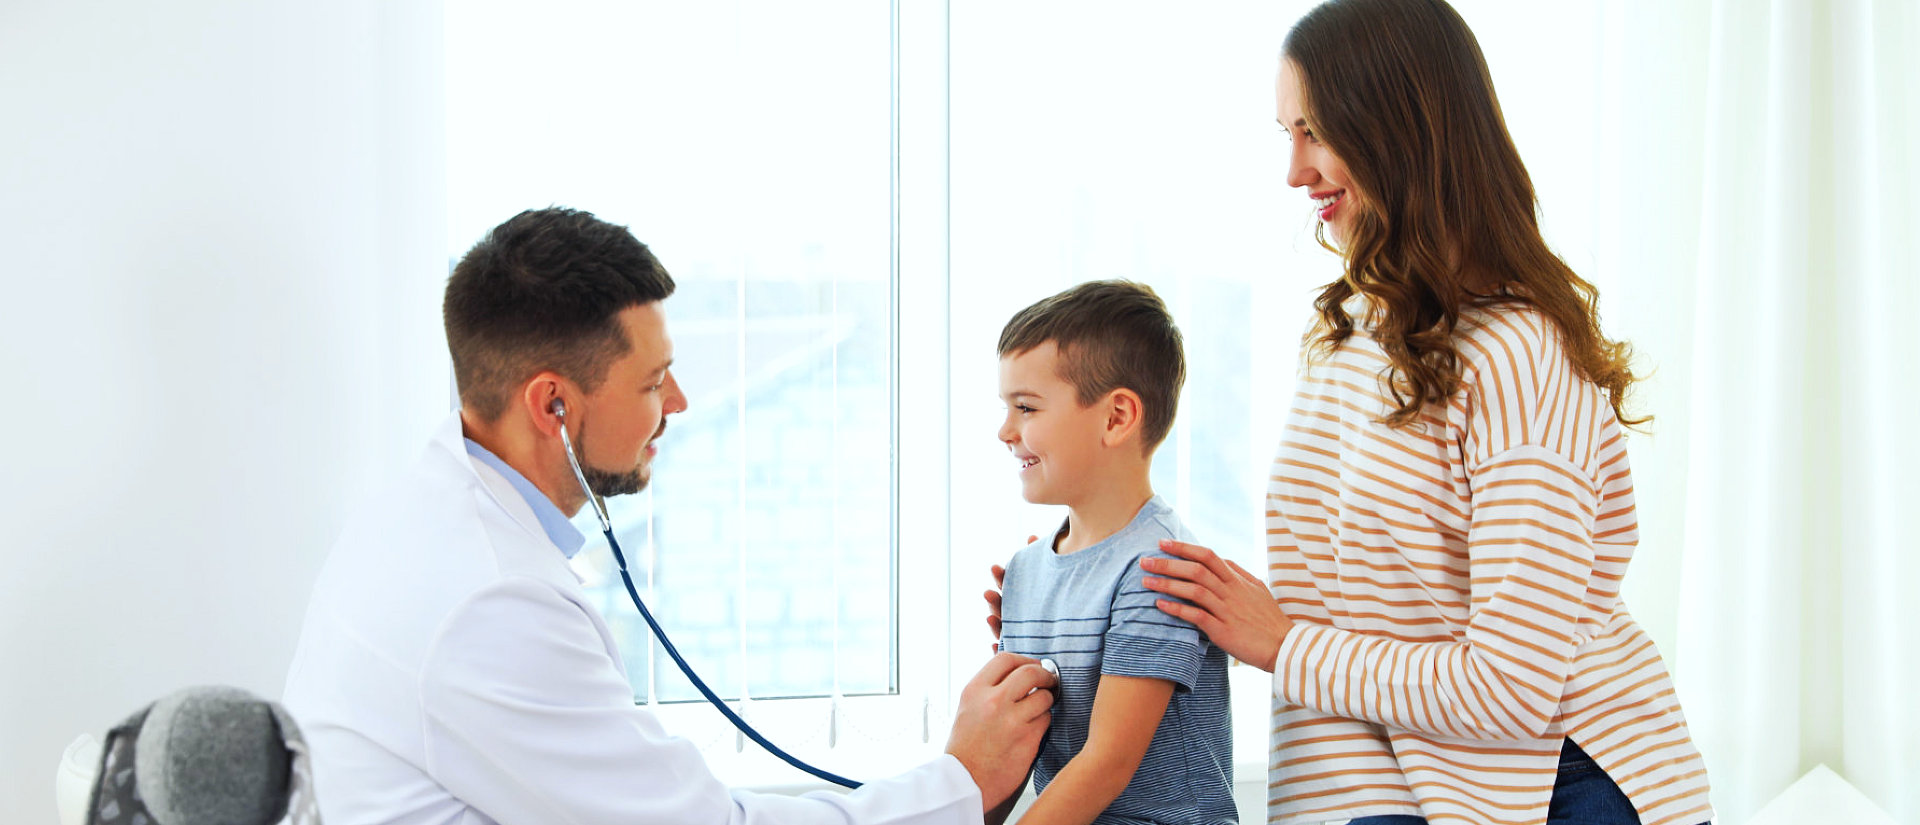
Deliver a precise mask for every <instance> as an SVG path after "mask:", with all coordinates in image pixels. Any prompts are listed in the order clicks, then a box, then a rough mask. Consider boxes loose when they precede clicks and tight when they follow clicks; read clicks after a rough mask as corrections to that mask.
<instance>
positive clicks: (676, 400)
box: [661, 370, 687, 415]
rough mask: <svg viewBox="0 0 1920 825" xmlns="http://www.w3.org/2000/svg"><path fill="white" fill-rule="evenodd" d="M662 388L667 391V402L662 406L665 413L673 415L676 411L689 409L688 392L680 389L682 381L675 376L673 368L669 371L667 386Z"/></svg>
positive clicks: (680, 411) (681, 411)
mask: <svg viewBox="0 0 1920 825" xmlns="http://www.w3.org/2000/svg"><path fill="white" fill-rule="evenodd" d="M661 390H662V391H663V392H665V393H666V396H667V398H666V403H665V405H664V406H663V407H662V414H663V415H673V414H674V413H683V412H686V411H687V394H686V393H684V392H681V391H680V381H679V379H676V378H674V377H673V371H672V370H668V371H667V377H666V386H664V387H661Z"/></svg>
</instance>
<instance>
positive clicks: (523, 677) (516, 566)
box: [285, 415, 981, 825]
mask: <svg viewBox="0 0 1920 825" xmlns="http://www.w3.org/2000/svg"><path fill="white" fill-rule="evenodd" d="M632 697H633V692H632V688H631V687H630V686H629V685H628V683H627V679H626V671H625V667H624V665H622V664H621V661H620V653H619V650H618V649H617V648H616V647H615V645H614V640H613V634H611V633H610V632H608V630H607V626H606V624H605V622H604V621H603V620H602V619H601V617H600V614H599V613H598V612H597V611H596V610H594V608H593V607H592V606H591V605H589V604H588V602H587V599H586V597H585V595H584V593H583V592H582V590H581V587H580V581H579V579H578V578H577V577H576V576H575V575H574V573H573V571H572V570H571V569H570V568H569V567H568V566H567V564H566V559H565V557H564V555H563V554H562V553H561V551H560V550H559V548H557V547H555V546H554V544H553V542H552V541H551V540H550V539H548V538H547V535H546V533H544V532H543V531H542V530H541V528H540V525H539V523H538V521H536V519H535V517H534V515H533V511H532V509H531V508H530V507H528V506H527V503H526V501H525V499H523V498H522V497H521V496H520V494H519V493H518V492H517V491H516V490H514V488H513V487H512V486H510V485H509V484H508V482H507V481H506V479H505V478H503V477H502V476H501V475H500V473H498V472H497V471H495V470H494V469H493V468H491V467H488V466H486V465H484V464H481V463H478V462H476V461H474V460H473V459H472V458H471V457H470V456H469V455H468V454H467V451H466V449H465V442H464V440H463V435H462V432H461V428H460V420H459V416H458V415H455V416H453V417H452V418H451V419H450V420H448V421H447V423H446V424H444V425H443V426H442V427H441V428H440V429H439V431H438V432H437V433H436V435H435V437H434V439H433V442H432V443H431V445H429V447H428V448H427V450H426V453H425V454H424V455H423V456H422V457H421V459H420V461H419V462H418V463H417V464H416V465H415V466H414V467H413V468H412V469H411V470H410V471H408V472H407V473H406V474H405V475H404V476H403V477H401V478H400V479H398V480H397V482H396V483H395V484H393V485H391V486H390V487H389V488H388V490H387V491H386V492H385V493H383V494H382V495H381V496H379V497H378V498H377V499H376V500H375V501H373V502H371V503H370V504H369V505H368V506H367V507H366V508H365V509H364V511H363V512H360V513H358V514H357V516H356V517H355V518H354V519H352V520H351V521H350V522H349V524H348V526H347V528H346V530H345V531H344V532H343V533H342V534H341V536H340V540H339V542H338V543H337V544H336V545H335V546H334V548H333V552H332V554H331V555H330V556H329V557H328V559H327V562H326V566H325V567H324V569H322V571H321V573H320V577H319V581H318V582H316V583H315V585H314V589H313V600H312V602H311V603H310V604H309V605H308V608H307V615H306V623H305V627H304V628H303V630H302V632H301V638H300V646H299V649H298V650H297V651H296V653H295V654H294V660H293V666H292V668H291V670H290V671H289V673H288V675H287V689H286V696H285V704H286V706H287V707H288V709H290V710H291V711H292V712H293V715H294V718H295V719H296V720H298V722H299V723H300V725H301V727H302V729H303V730H304V732H305V734H306V738H307V741H308V742H309V743H310V744H311V746H312V750H313V764H314V787H315V791H316V793H317V795H318V797H319V800H320V810H321V817H322V819H323V821H325V822H326V823H327V825H372V823H405V824H406V825H429V824H431V825H455V823H458V825H477V824H478V823H499V824H500V825H563V824H564V825H594V824H596V823H606V825H641V824H642V823H674V825H696V824H697V823H712V824H713V825H720V823H776V822H778V823H835V825H843V824H844V825H853V824H855V823H858V824H860V825H866V824H867V823H872V825H883V824H890V823H902V824H904V823H915V824H916V825H936V823H937V824H938V825H961V823H966V824H967V825H979V823H980V822H981V813H980V791H979V789H978V788H976V787H975V786H974V784H973V782H972V779H971V777H970V776H969V775H968V773H967V771H966V769H965V768H964V767H962V766H961V765H960V763H959V761H958V760H956V759H954V758H953V757H952V756H942V757H940V758H939V759H937V760H935V761H933V762H929V763H927V764H925V765H922V766H920V767H918V768H915V769H913V770H911V771H908V772H906V773H904V774H901V775H899V776H896V777H892V778H889V779H883V780H879V781H875V782H872V783H870V784H868V785H866V786H865V787H862V788H861V789H859V790H858V791H855V792H853V793H850V794H846V795H841V794H836V793H828V792H821V793H817V794H810V795H808V796H806V797H786V796H772V795H759V794H752V793H748V792H744V791H729V790H728V789H727V788H726V787H725V786H723V785H722V784H721V783H720V781H719V780H718V779H716V778H715V777H714V776H713V774H712V773H710V772H709V771H708V769H707V766H706V763H705V761H704V760H702V759H701V756H700V754H699V752H698V751H697V750H695V749H694V747H693V745H691V744H689V743H688V742H687V741H685V740H683V739H679V738H677V737H673V736H670V735H668V734H667V732H666V731H665V730H663V729H662V728H661V726H660V723H659V720H657V719H655V718H654V716H653V714H651V713H649V712H647V711H646V710H645V709H644V708H640V707H637V706H635V705H634V703H633V698H632Z"/></svg>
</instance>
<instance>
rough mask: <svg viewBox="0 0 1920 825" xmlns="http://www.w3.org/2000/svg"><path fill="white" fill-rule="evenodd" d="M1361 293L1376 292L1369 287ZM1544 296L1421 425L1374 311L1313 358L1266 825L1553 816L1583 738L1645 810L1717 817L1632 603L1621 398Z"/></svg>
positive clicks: (1284, 504) (1499, 320) (1285, 596)
mask: <svg viewBox="0 0 1920 825" xmlns="http://www.w3.org/2000/svg"><path fill="white" fill-rule="evenodd" d="M1356 303H1358V301H1356ZM1553 329H1554V327H1553V326H1552V322H1551V321H1549V320H1547V319H1546V317H1545V316H1542V315H1540V314H1538V313H1537V312H1535V311H1533V310H1530V309H1521V308H1501V309H1495V310H1488V311H1483V312H1479V313H1476V314H1474V315H1472V316H1470V317H1467V318H1463V321H1462V329H1461V332H1460V333H1459V337H1458V339H1457V340H1458V342H1459V343H1458V351H1459V354H1460V357H1461V364H1462V381H1461V386H1460V388H1459V389H1458V391H1457V392H1455V393H1454V395H1453V397H1452V398H1451V399H1450V401H1449V403H1447V404H1446V405H1444V406H1442V405H1438V404H1436V405H1431V406H1430V407H1429V408H1428V409H1427V410H1426V411H1424V412H1423V414H1422V415H1421V416H1420V417H1419V419H1418V420H1417V421H1416V422H1415V423H1414V424H1412V425H1410V426H1409V427H1406V428H1402V429H1393V428H1389V427H1388V426H1386V425H1385V424H1382V423H1380V422H1379V420H1378V419H1380V418H1382V417H1384V416H1385V415H1386V414H1387V413H1388V412H1390V411H1391V410H1392V409H1393V408H1394V404H1393V403H1392V401H1391V397H1392V396H1391V394H1390V393H1388V392H1386V391H1385V388H1384V385H1383V381H1384V378H1383V376H1384V375H1385V373H1386V370H1387V367H1388V361H1387V359H1386V356H1385V355H1384V354H1383V353H1382V352H1381V350H1380V348H1379V347H1378V346H1377V345H1376V344H1375V343H1374V342H1373V340H1372V339H1371V338H1370V337H1369V336H1368V335H1367V333H1366V331H1365V328H1364V326H1361V327H1359V328H1358V329H1357V330H1356V332H1355V334H1354V335H1353V336H1352V337H1351V338H1349V339H1348V340H1347V341H1346V342H1344V343H1343V344H1342V345H1341V347H1340V348H1339V349H1338V350H1337V351H1336V352H1333V353H1331V354H1319V355H1315V354H1314V353H1313V351H1312V350H1311V349H1310V350H1309V351H1308V353H1307V354H1306V355H1305V356H1303V360H1302V368H1301V373H1300V381H1299V389H1298V395H1297V396H1296V399H1295V401H1294V406H1293V409H1292V411H1291V412H1290V413H1289V416H1288V420H1287V428H1286V435H1285V436H1284V438H1283V439H1282V443H1281V445H1280V449H1279V453H1278V455H1277V456H1276V457H1275V459H1274V463H1273V469H1272V472H1271V474H1270V479H1269V483H1268V488H1267V548H1268V570H1269V573H1268V575H1269V579H1270V581H1271V584H1272V591H1273V594H1274V598H1275V599H1276V600H1277V601H1278V602H1279V603H1280V605H1281V606H1282V607H1283V608H1284V609H1285V610H1286V611H1287V613H1288V615H1289V616H1291V617H1292V618H1293V619H1294V621H1295V622H1296V625H1295V627H1294V630H1293V632H1292V633H1290V634H1288V636H1287V638H1286V641H1285V642H1284V644H1282V646H1281V648H1280V653H1279V657H1278V659H1277V661H1276V662H1275V667H1274V680H1273V688H1274V697H1275V698H1274V712H1273V725H1272V730H1271V734H1272V757H1271V762H1270V765H1269V775H1268V778H1269V790H1268V808H1267V810H1268V821H1269V822H1271V823H1302V822H1320V821H1325V820H1336V819H1344V818H1347V817H1354V816H1362V815H1369V814H1392V813H1400V814H1413V815H1420V816H1425V817H1426V818H1427V820H1428V821H1429V822H1434V823H1441V822H1468V823H1512V825H1538V823H1543V822H1545V821H1546V818H1547V802H1548V799H1549V797H1550V796H1551V793H1552V789H1553V781H1554V776H1555V772H1556V768H1557V765H1558V759H1559V754H1560V745H1561V740H1562V739H1563V738H1565V737H1572V738H1573V739H1574V741H1576V742H1578V743H1580V745H1581V746H1582V747H1583V748H1585V749H1586V751H1587V752H1588V753H1589V754H1591V755H1592V757H1593V758H1594V760H1595V761H1596V762H1597V763H1599V765H1600V766H1601V767H1602V768H1604V769H1605V770H1606V772H1607V774H1608V775H1609V776H1611V777H1612V778H1613V779H1614V781H1615V782H1617V783H1618V784H1619V785H1620V786H1621V788H1622V789H1623V790H1624V791H1625V792H1626V794H1627V797H1628V798H1629V799H1631V800H1632V802H1633V804H1634V807H1635V808H1637V809H1638V810H1639V811H1640V818H1641V821H1642V822H1643V823H1645V825H1693V823H1698V822H1704V821H1706V820H1707V819H1709V818H1710V817H1711V816H1712V812H1711V810H1710V809H1709V808H1708V806H1707V777H1706V771H1705V769H1704V767H1703V766H1702V763H1701V760H1700V755H1699V753H1698V752H1697V751H1696V750H1695V749H1694V747H1693V744H1692V741H1691V740H1690V739H1689V737H1688V733H1687V725H1686V721H1685V719H1684V718H1683V717H1682V716H1681V712H1680V704H1679V701H1678V699H1677V698H1676V697H1675V695H1674V690H1673V685H1672V683H1671V681H1670V680H1669V678H1668V676H1667V669H1666V666H1665V664H1664V663H1663V662H1662V661H1661V659H1660V654H1659V652H1658V651H1657V650H1655V649H1654V645H1653V641H1652V639H1651V638H1649V637H1648V636H1647V634H1646V633H1645V632H1644V631H1642V630H1641V629H1640V626H1639V625H1638V624H1637V623H1636V622H1634V620H1633V617H1632V616H1630V615H1629V614H1628V613H1627V610H1626V606H1625V605H1624V604H1622V603H1621V601H1620V583H1621V578H1622V576H1623V575H1624V574H1625V573H1626V567H1627V560H1628V558H1629V557H1631V556H1632V554H1633V548H1634V544H1635V542H1636V540H1637V536H1638V532H1637V530H1638V528H1637V523H1636V520H1635V516H1634V500H1633V480H1632V476H1631V475H1630V473H1629V472H1628V469H1627V450H1626V439H1625V434H1624V432H1623V430H1622V428H1621V427H1620V425H1619V423H1618V422H1617V421H1616V420H1615V419H1614V416H1613V413H1612V409H1611V407H1610V406H1609V405H1608V400H1607V395H1606V393H1605V392H1604V391H1602V390H1601V389H1599V388H1598V387H1596V386H1595V385H1594V384H1592V383H1591V382H1589V381H1587V380H1585V379H1583V378H1581V377H1580V374H1579V372H1578V371H1577V370H1576V369H1575V368H1574V367H1573V365H1572V364H1571V363H1570V362H1569V361H1568V360H1567V358H1566V356H1565V354H1564V353H1563V352H1562V351H1561V349H1560V346H1559V342H1558V338H1557V334H1556V333H1554V332H1553Z"/></svg>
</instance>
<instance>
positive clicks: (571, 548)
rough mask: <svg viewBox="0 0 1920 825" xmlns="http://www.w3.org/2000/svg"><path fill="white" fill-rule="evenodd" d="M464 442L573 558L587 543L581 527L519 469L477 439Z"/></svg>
mask: <svg viewBox="0 0 1920 825" xmlns="http://www.w3.org/2000/svg"><path fill="white" fill-rule="evenodd" d="M466 442H467V454H468V455H471V456H473V457H474V458H477V459H480V460H481V461H483V462H486V465H487V466H488V467H492V468H493V469H495V470H497V471H499V473H500V475H502V476H505V477H506V479H507V483H508V484H511V485H513V489H515V490H518V491H520V497H521V498H524V499H526V500H527V506H528V507H531V508H533V517H534V518H536V519H539V520H540V529H542V530H545V531H547V538H548V539H550V540H551V541H552V542H553V546H555V547H558V548H560V552H562V553H565V554H567V558H573V554H575V553H578V552H580V548H581V547H583V546H585V545H586V543H587V537H586V536H583V535H580V530H579V529H578V528H575V527H574V526H573V522H571V521H568V520H567V516H566V514H565V513H562V512H560V508H559V507H556V506H554V504H553V499H550V498H547V494H546V493H542V492H540V488H538V487H535V486H533V482H531V481H528V480H527V477H526V476H523V475H521V474H520V471H519V470H515V469H514V468H512V467H510V466H507V462H505V461H501V460H500V457H499V456H497V455H494V454H493V452H492V451H490V450H488V449H487V448H485V447H482V446H480V443H479V442H477V441H474V440H473V439H471V438H469V439H466Z"/></svg>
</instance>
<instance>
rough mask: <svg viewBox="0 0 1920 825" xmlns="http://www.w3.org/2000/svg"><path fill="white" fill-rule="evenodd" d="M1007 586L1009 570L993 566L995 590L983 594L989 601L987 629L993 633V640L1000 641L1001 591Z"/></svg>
mask: <svg viewBox="0 0 1920 825" xmlns="http://www.w3.org/2000/svg"><path fill="white" fill-rule="evenodd" d="M1006 586H1007V568H1005V567H1001V566H1000V565H997V564H996V565H994V566H993V589H992V590H988V591H987V592H985V593H982V594H981V596H983V597H985V598H986V600H987V629H988V630H991V631H993V640H994V641H996V642H998V641H1000V591H1001V590H1002V589H1004V588H1006Z"/></svg>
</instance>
